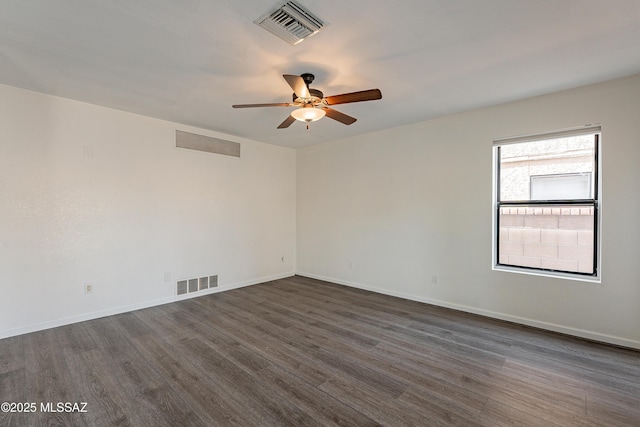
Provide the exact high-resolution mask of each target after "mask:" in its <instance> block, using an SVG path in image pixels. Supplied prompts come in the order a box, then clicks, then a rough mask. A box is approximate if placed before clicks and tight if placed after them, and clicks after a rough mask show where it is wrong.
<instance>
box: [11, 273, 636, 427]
mask: <svg viewBox="0 0 640 427" xmlns="http://www.w3.org/2000/svg"><path fill="white" fill-rule="evenodd" d="M0 401H1V402H14V403H32V402H33V403H35V404H36V412H35V413H11V412H9V413H0V425H2V426H4V425H15V426H44V425H71V426H84V425H89V426H94V425H95V426H108V425H119V426H126V425H131V426H154V427H155V426H172V427H175V426H227V425H237V426H257V425H260V426H281V425H282V426H329V425H343V426H372V425H386V426H432V425H433V426H437V425H482V426H502V425H509V426H513V425H518V426H520V425H523V426H554V425H557V426H634V425H635V426H637V425H640V352H638V351H634V350H629V349H622V348H617V347H612V346H607V345H603V344H597V343H592V342H587V341H583V340H580V339H576V338H571V337H567V336H562V335H559V334H554V333H551V332H545V331H540V330H536V329H532V328H527V327H523V326H518V325H513V324H509V323H505V322H501V321H497V320H492V319H487V318H483V317H480V316H475V315H470V314H465V313H461V312H456V311H453V310H448V309H444V308H438V307H433V306H430V305H426V304H422V303H417V302H412V301H407V300H403V299H399V298H393V297H389V296H384V295H380V294H375V293H372V292H367V291H362V290H358V289H352V288H348V287H343V286H339V285H335V284H330V283H326V282H321V281H318V280H312V279H307V278H303V277H292V278H289V279H283V280H278V281H274V282H269V283H265V284H261V285H256V286H251V287H246V288H242V289H237V290H233V291H228V292H224V293H219V294H214V295H207V296H203V297H199V298H194V299H190V300H186V301H182V302H178V303H173V304H167V305H163V306H159V307H153V308H149V309H145V310H139V311H135V312H131V313H126V314H121V315H117V316H111V317H106V318H102V319H97V320H92V321H88V322H83V323H77V324H73V325H69V326H64V327H59V328H55V329H49V330H46V331H41V332H36V333H31V334H27V335H22V336H18V337H13V338H8V339H4V340H0ZM58 402H62V403H65V402H69V403H81V402H86V403H87V405H86V408H85V409H86V412H64V410H63V411H62V412H53V411H50V409H52V408H53V409H56V408H57V406H56V405H57V403H58ZM48 403H50V404H51V405H52V406H50V407H48V408H47V407H46V405H47V404H48ZM42 405H44V406H45V407H44V408H42ZM42 409H45V410H46V411H44V412H43V411H42ZM63 409H66V408H63ZM80 409H81V408H80Z"/></svg>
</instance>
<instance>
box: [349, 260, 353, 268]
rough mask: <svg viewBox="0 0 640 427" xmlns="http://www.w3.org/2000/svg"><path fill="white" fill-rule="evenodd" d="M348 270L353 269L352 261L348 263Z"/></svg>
mask: <svg viewBox="0 0 640 427" xmlns="http://www.w3.org/2000/svg"><path fill="white" fill-rule="evenodd" d="M349 270H353V261H351V262H350V263H349Z"/></svg>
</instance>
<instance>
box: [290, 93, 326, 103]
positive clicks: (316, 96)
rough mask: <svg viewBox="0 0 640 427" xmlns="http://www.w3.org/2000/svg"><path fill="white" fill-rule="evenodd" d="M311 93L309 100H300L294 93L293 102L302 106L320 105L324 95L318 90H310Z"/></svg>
mask: <svg viewBox="0 0 640 427" xmlns="http://www.w3.org/2000/svg"><path fill="white" fill-rule="evenodd" d="M309 93H310V94H311V97H310V98H308V99H305V98H298V95H296V94H295V93H294V94H293V102H294V103H300V104H313V105H319V104H320V103H321V102H322V98H324V94H323V93H322V92H321V91H319V90H318V89H309Z"/></svg>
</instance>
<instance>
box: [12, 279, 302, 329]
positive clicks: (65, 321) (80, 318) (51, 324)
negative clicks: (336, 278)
mask: <svg viewBox="0 0 640 427" xmlns="http://www.w3.org/2000/svg"><path fill="white" fill-rule="evenodd" d="M293 275H294V273H293V272H290V273H283V274H278V275H273V276H265V277H259V278H256V279H252V280H247V281H244V282H239V283H234V284H230V285H224V286H219V287H217V288H211V289H207V290H203V291H199V292H194V293H191V294H185V295H172V296H169V297H163V298H157V299H153V300H149V301H142V302H139V303H136V304H131V305H125V306H120V307H113V308H108V309H105V310H100V311H95V312H91V313H83V314H79V315H76V316H69V317H63V318H60V319H55V320H51V321H47V322H41V323H36V324H33V325H26V326H21V327H19V328H14V329H6V330H4V331H0V339H3V338H9V337H14V336H17V335H23V334H28V333H31V332H37V331H42V330H45V329H51V328H57V327H58V326H64V325H70V324H72V323H78V322H84V321H86V320H93V319H99V318H101V317H106V316H112V315H114V314H121V313H127V312H130V311H135V310H141V309H143V308H149V307H155V306H158V305H163V304H168V303H171V302H176V301H183V300H186V299H190V298H197V297H201V296H204V295H208V294H215V293H218V292H224V291H230V290H232V289H238V288H243V287H245V286H251V285H257V284H259V283H264V282H270V281H272V280H278V279H284V278H287V277H291V276H293Z"/></svg>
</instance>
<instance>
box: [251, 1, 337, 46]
mask: <svg viewBox="0 0 640 427" xmlns="http://www.w3.org/2000/svg"><path fill="white" fill-rule="evenodd" d="M253 22H254V23H256V24H258V25H259V26H260V27H262V28H264V29H265V30H267V31H269V32H271V33H272V34H275V35H276V36H278V37H280V38H281V39H282V40H284V41H286V42H288V43H291V44H292V45H296V44H298V43H300V42H301V41H303V40H304V39H305V38H307V37H310V36H312V35H314V34H315V33H317V32H318V31H320V30H321V29H322V28H323V27H325V26H326V25H327V23H326V22H323V21H322V20H321V19H320V18H318V17H317V16H315V15H314V14H312V13H311V12H309V11H308V10H306V9H305V8H304V7H302V6H301V5H300V4H298V3H297V2H295V1H293V0H289V1H286V0H285V1H281V2H279V3H277V4H276V5H275V6H274V7H273V8H272V9H271V10H270V11H269V12H267V13H265V14H264V15H262V16H261V17H260V18H258V19H256V20H255V21H253Z"/></svg>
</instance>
